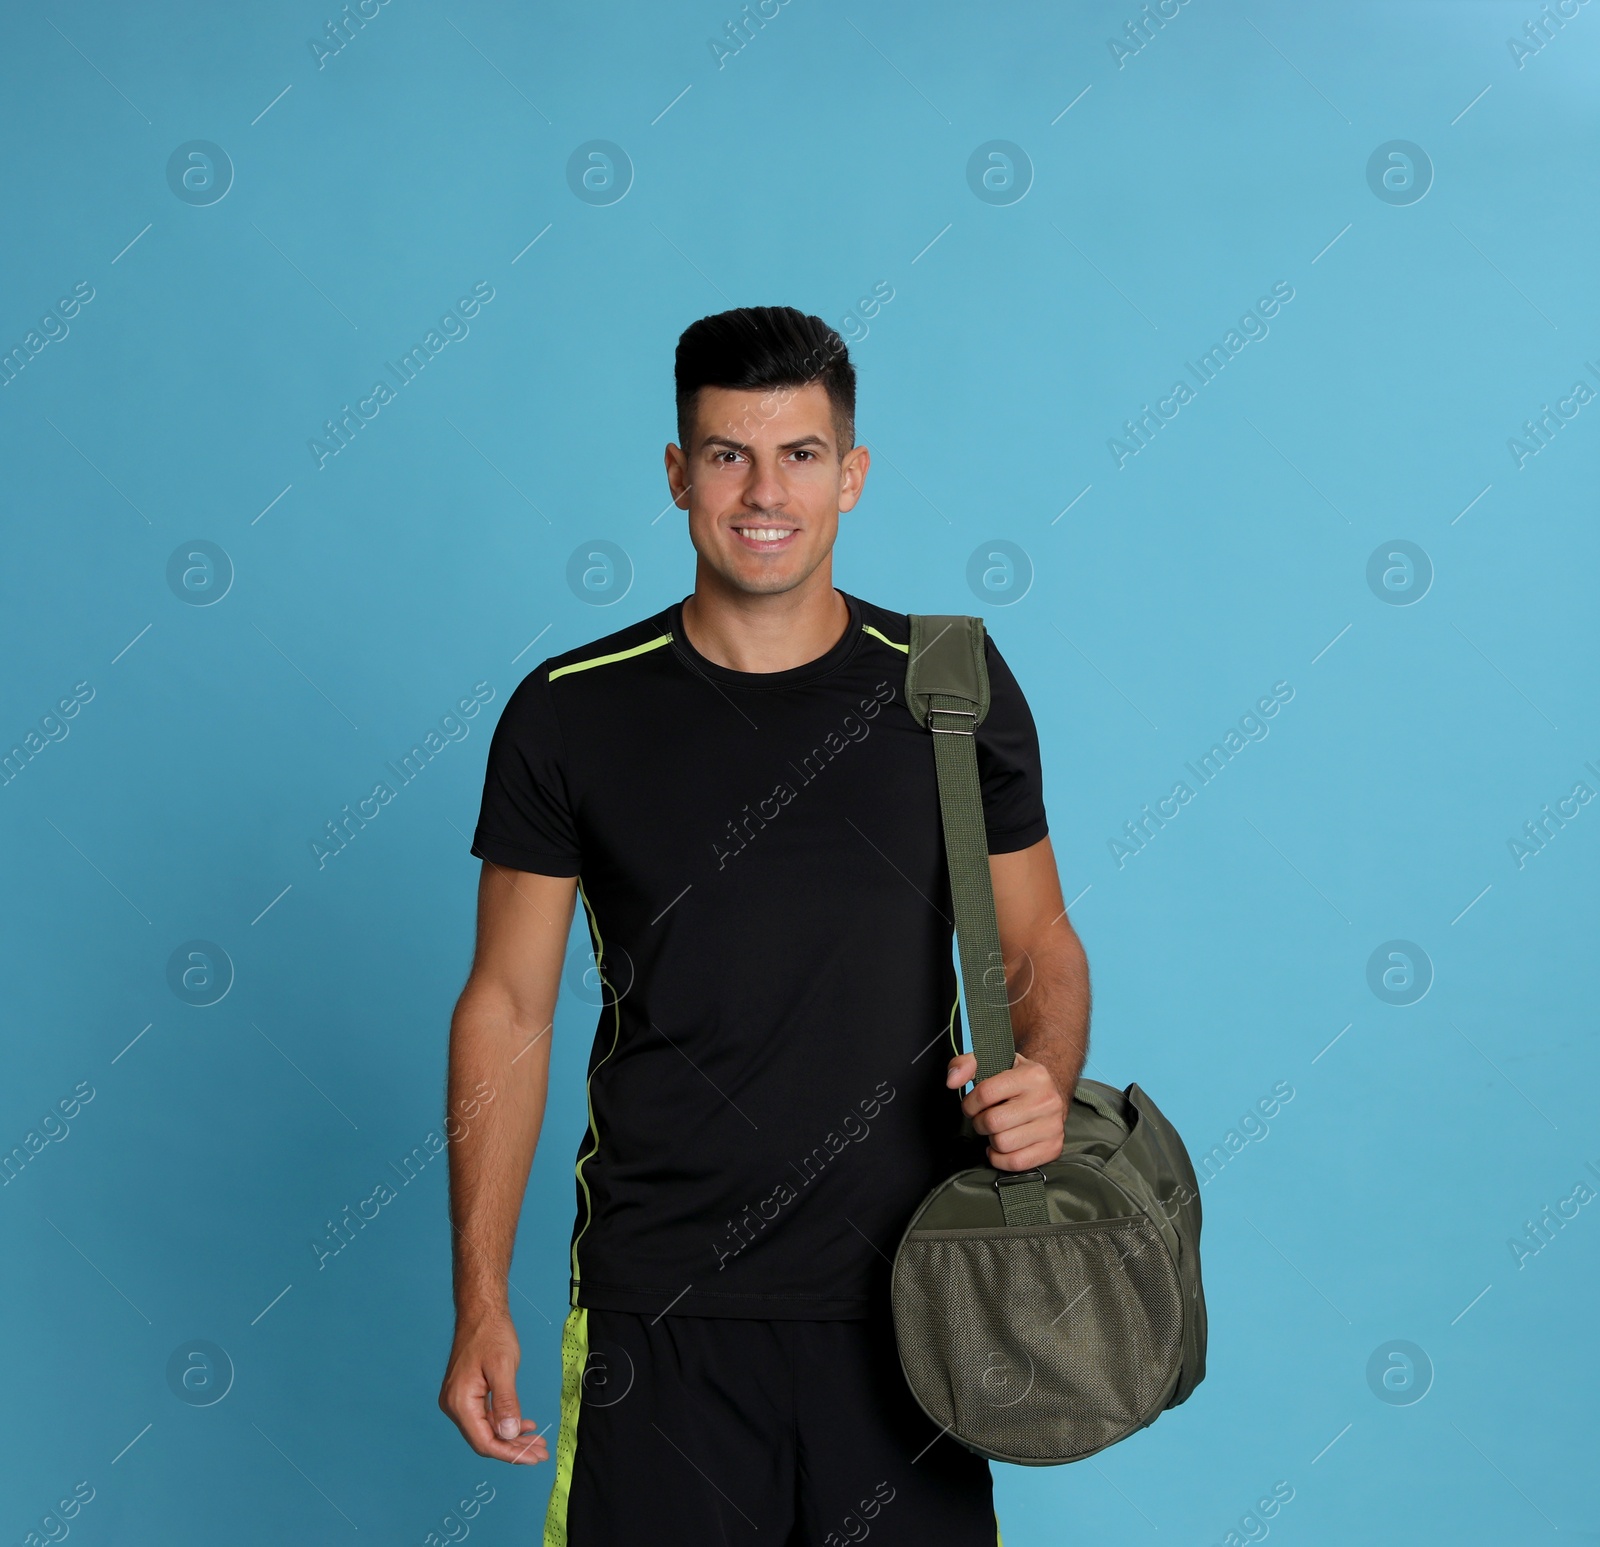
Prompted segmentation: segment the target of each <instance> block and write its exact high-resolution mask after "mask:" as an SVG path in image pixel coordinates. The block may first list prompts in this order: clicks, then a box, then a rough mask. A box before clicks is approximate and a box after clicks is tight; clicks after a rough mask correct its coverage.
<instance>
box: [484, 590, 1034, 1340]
mask: <svg viewBox="0 0 1600 1547" xmlns="http://www.w3.org/2000/svg"><path fill="white" fill-rule="evenodd" d="M841 594H843V593H841ZM844 599H845V601H846V603H847V604H848V606H849V609H850V622H849V624H848V626H847V627H846V629H845V631H844V633H843V634H842V635H841V636H840V638H839V640H838V642H837V643H836V644H835V645H834V646H833V647H832V648H831V649H830V650H829V651H828V652H827V653H826V654H825V655H822V656H819V657H818V658H817V659H816V660H813V661H809V662H807V663H806V664H805V665H803V666H797V667H794V668H792V669H791V670H788V671H776V672H741V671H732V670H730V669H729V668H727V667H724V666H718V665H716V664H715V663H714V662H712V661H709V660H707V659H706V658H705V657H704V656H702V655H700V654H699V652H698V651H696V650H695V648H694V647H693V646H692V645H691V644H690V643H689V641H688V639H687V637H686V636H685V634H684V629H683V623H682V617H681V607H682V604H681V603H675V604H674V605H673V606H671V607H669V608H667V609H666V610H665V611H663V612H661V613H658V614H657V615H656V616H655V617H653V618H649V619H646V620H645V621H643V622H640V623H636V624H634V625H633V626H632V627H630V628H625V629H623V630H621V631H620V632H619V633H616V634H612V635H609V636H608V637H607V638H605V639H600V640H596V641H595V642H594V643H593V644H591V645H586V646H584V647H583V648H581V649H578V650H572V651H569V652H567V653H566V654H565V655H558V656H554V657H552V658H551V659H550V660H548V661H545V662H544V663H542V664H541V665H540V666H539V667H538V668H537V669H536V670H535V671H533V672H532V673H530V674H529V675H528V676H527V677H526V678H524V679H523V681H522V683H521V684H520V685H519V686H518V688H517V689H516V691H515V692H514V693H513V694H512V695H511V698H510V699H509V701H508V702H507V704H506V706H505V709H504V711H503V712H502V714H501V717H500V722H499V725H498V726H497V727H496V729H495V733H494V737H493V741H492V743H491V745H490V749H489V766H488V772H487V776H486V778H485V781H484V792H483V808H482V813H481V816H480V819H479V822H478V828H477V833H476V835H475V838H474V841H473V845H472V852H473V853H474V854H476V855H478V856H479V857H480V858H482V859H486V860H490V861H493V862H494V863H495V864H499V865H506V866H509V867H511V868H513V869H517V870H527V871H534V872H536V873H539V874H542V875H553V876H571V875H576V876H578V878H579V887H580V897H581V901H582V905H583V907H584V909H585V911H586V913H587V916H588V922H589V927H590V932H591V936H592V938H593V942H594V950H595V955H596V959H597V962H598V964H599V967H600V972H601V976H602V978H603V979H604V982H605V985H606V987H605V990H604V993H605V1003H604V1005H603V1006H602V1009H601V1012H600V1023H599V1027H598V1029H597V1032H596V1036H595V1043H594V1050H593V1052H592V1053H591V1054H590V1058H589V1077H588V1101H589V1111H590V1117H591V1120H590V1124H589V1128H588V1131H587V1132H586V1133H585V1135H584V1138H583V1140H582V1142H581V1143H580V1145H579V1150H578V1160H577V1166H576V1176H577V1203H578V1214H577V1221H576V1224H575V1225H574V1228H573V1238H572V1254H571V1256H572V1281H573V1303H574V1304H575V1305H582V1306H589V1307H592V1308H596V1309H606V1310H620V1311H636V1312H644V1313H646V1314H651V1315H655V1314H658V1313H661V1312H663V1311H666V1310H670V1311H672V1312H673V1313H674V1314H679V1315H697V1316H742V1317H783V1318H816V1319H829V1320H836V1319H853V1318H857V1317H864V1316H867V1315H869V1314H872V1313H874V1312H875V1311H877V1310H880V1309H881V1308H882V1307H883V1306H885V1305H886V1304H887V1291H888V1273H889V1261H890V1259H891V1258H892V1257H893V1255H894V1250H895V1247H896V1245H897V1244H898V1242H899V1238H900V1234H901V1232H902V1230H903V1229H904V1227H905V1224H906V1222H907V1220H908V1219H909V1217H910V1215H911V1212H912V1210H913V1209H915V1207H916V1206H917V1204H918V1203H919V1202H920V1201H921V1199H922V1197H923V1196H924V1195H925V1194H926V1193H927V1191H928V1190H929V1189H930V1188H931V1187H932V1186H933V1185H934V1184H935V1183H936V1182H938V1181H939V1180H940V1179H941V1178H942V1177H943V1176H945V1175H946V1174H948V1172H949V1171H951V1170H953V1169H955V1168H956V1167H957V1166H958V1165H959V1164H963V1163H966V1164H971V1163H972V1161H971V1159H970V1156H969V1155H968V1156H964V1155H963V1153H962V1151H961V1150H960V1149H958V1145H959V1144H960V1140H959V1137H958V1135H959V1124H960V1112H959V1110H958V1106H957V1097H956V1095H955V1093H954V1092H951V1091H948V1090H946V1089H945V1085H944V1077H945V1065H946V1062H947V1061H948V1058H949V1056H950V1054H951V1052H952V1051H954V1050H956V1048H957V1046H958V1043H959V1025H960V1022H959V1018H958V1015H957V1009H956V972H955V966H954V962H953V959H952V950H951V936H952V925H951V918H952V913H951V905H950V882H949V875H948V872H947V870H946V867H945V859H944V846H943V837H942V831H941V828H940V820H939V801H938V786H937V783H936V780H935V775H934V760H933V738H932V736H931V735H930V734H929V732H928V731H927V730H926V728H924V727H922V726H920V725H918V724H917V723H916V722H915V721H914V720H913V718H912V716H911V714H910V712H909V711H908V710H907V709H906V707H905V696H904V687H905V668H906V642H907V637H908V629H907V623H906V617H905V615H904V614H903V613H895V612H887V611H885V610H884V609H883V608H881V607H874V606H873V605H871V604H870V603H868V602H863V601H860V600H858V599H857V598H855V597H853V596H848V595H846V596H845V597H844ZM988 666H989V680H990V684H991V692H992V695H993V702H992V706H991V708H990V711H989V714H988V716H987V717H986V718H985V720H984V722H983V725H982V726H981V727H980V728H979V731H978V744H977V751H978V767H979V772H980V774H981V778H982V784H983V801H984V817H985V825H986V827H987V831H988V840H989V850H990V852H991V853H1005V852H1009V851H1012V850H1016V849H1024V848H1027V847H1028V846H1030V845H1031V844H1034V843H1037V842H1038V841H1039V840H1040V839H1041V838H1043V837H1044V836H1045V832H1046V825H1045V812H1044V801H1043V795H1042V789H1041V778H1040V769H1039V747H1038V739H1037V736H1036V734H1035V731H1034V724H1033V718H1032V716H1031V715H1030V714H1029V712H1028V706H1027V703H1026V701H1025V700H1024V699H1023V696H1022V691H1021V689H1020V688H1019V687H1018V686H1017V683H1016V679H1015V678H1014V677H1013V676H1012V675H1011V672H1010V670H1009V669H1008V668H1007V666H1006V664H1005V662H1004V661H1003V660H1002V659H1001V657H1000V654H999V652H998V651H997V650H996V649H995V648H994V645H993V642H992V641H991V642H990V644H989V646H988ZM969 1143H970V1141H969Z"/></svg>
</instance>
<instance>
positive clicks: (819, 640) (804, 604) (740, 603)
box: [683, 564, 850, 672]
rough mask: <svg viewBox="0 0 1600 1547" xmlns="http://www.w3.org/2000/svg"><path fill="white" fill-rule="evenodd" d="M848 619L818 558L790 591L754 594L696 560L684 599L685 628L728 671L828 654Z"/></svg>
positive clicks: (777, 666)
mask: <svg viewBox="0 0 1600 1547" xmlns="http://www.w3.org/2000/svg"><path fill="white" fill-rule="evenodd" d="M849 621H850V608H849V606H848V604H847V603H846V602H845V599H844V598H843V597H842V596H841V595H840V594H839V593H838V592H837V591H836V590H834V588H833V567H832V565H830V564H822V565H819V566H818V567H817V569H816V570H815V571H813V573H812V574H810V575H808V576H807V577H806V579H805V580H804V581H803V582H802V583H801V584H800V585H798V586H796V587H795V588H794V589H793V590H792V591H779V592H775V593H772V594H768V595H759V594H756V595H753V594H751V593H750V592H747V591H737V590H735V589H733V587H731V586H729V585H728V584H727V583H726V582H725V581H724V580H723V579H722V577H721V576H720V575H718V574H717V573H716V572H715V571H714V570H708V569H707V567H706V566H705V565H703V564H702V565H698V566H697V567H696V571H695V581H694V594H693V595H692V596H690V597H688V598H686V599H685V601H684V604H683V629H684V632H685V633H686V634H687V635H688V636H689V643H690V644H692V645H693V646H694V647H695V649H696V650H698V651H699V652H700V654H701V655H703V656H705V658H706V659H707V660H708V661H714V662H715V663H716V664H717V665H718V666H726V667H727V668H728V669H729V670H731V671H752V672H766V671H788V670H790V669H791V668H792V667H795V666H804V665H805V664H806V662H807V661H814V660H816V659H817V657H818V656H820V655H826V654H827V653H828V651H829V650H831V649H832V648H833V647H834V645H836V644H837V643H838V642H839V636H840V635H841V634H842V633H844V631H845V627H846V625H847V624H848V623H849Z"/></svg>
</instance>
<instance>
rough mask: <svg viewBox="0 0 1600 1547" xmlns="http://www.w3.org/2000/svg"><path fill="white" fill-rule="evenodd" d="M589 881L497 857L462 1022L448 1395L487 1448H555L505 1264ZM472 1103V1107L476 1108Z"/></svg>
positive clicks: (455, 1106) (455, 1038) (538, 1455)
mask: <svg viewBox="0 0 1600 1547" xmlns="http://www.w3.org/2000/svg"><path fill="white" fill-rule="evenodd" d="M576 895H577V882H576V880H575V879H574V878H572V877H570V876H565V877H563V876H541V875H533V874H530V873H529V872H527V871H522V870H507V869H505V868H504V867H503V866H500V865H492V864H488V863H485V865H484V867H483V874H482V876H481V877H480V879H479V882H478V939H477V948H476V951H475V952H474V955H473V961H472V972H471V975H470V976H469V977H468V979H467V985H466V987H465V988H464V989H463V990H462V991H461V998H460V999H459V1000H458V1001H457V1002H456V1009H455V1015H454V1016H453V1017H452V1018H451V1022H450V1073H449V1090H448V1096H447V1100H448V1116H447V1119H446V1124H447V1132H449V1133H450V1219H451V1224H452V1227H453V1231H454V1234H453V1237H452V1245H453V1247H454V1256H455V1272H454V1287H455V1305H456V1332H455V1343H454V1346H453V1347H452V1348H451V1351H450V1362H449V1365H448V1367H447V1368H446V1370H445V1376H444V1384H443V1386H442V1387H441V1388H440V1392H439V1406H440V1407H441V1408H443V1409H444V1411H445V1412H446V1413H448V1414H449V1415H450V1417H451V1418H452V1419H454V1420H455V1422H456V1424H457V1426H458V1427H459V1428H460V1430H461V1432H462V1434H463V1435H465V1436H466V1439H467V1443H468V1444H469V1445H471V1446H472V1448H473V1449H474V1450H475V1451H477V1452H478V1454H479V1455H483V1456H492V1457H495V1458H496V1459H498V1460H501V1461H520V1462H523V1463H533V1462H538V1461H543V1460H546V1459H547V1458H548V1455H549V1449H548V1447H547V1446H546V1444H545V1442H544V1440H543V1439H542V1438H535V1439H532V1440H529V1439H526V1438H524V1437H523V1436H524V1433H525V1431H526V1430H529V1429H535V1428H536V1427H537V1426H536V1425H535V1424H534V1423H533V1422H532V1421H531V1420H524V1419H523V1417H522V1412H521V1408H520V1407H519V1406H518V1404H517V1393H516V1371H517V1364H518V1361H519V1360H520V1358H521V1349H520V1346H519V1345H518V1342H517V1335H516V1329H515V1327H514V1326H513V1324H512V1320H511V1313H510V1308H509V1305H508V1303H507V1292H506V1276H507V1274H508V1273H509V1272H510V1269H511V1249H512V1246H513V1244H514V1243H515V1240H516V1234H517V1219H518V1216H519V1215H520V1214H521V1212H522V1195H523V1192H524V1189H525V1188H526V1187H527V1182H528V1170H529V1167H530V1166H531V1165H532V1164H533V1152H534V1147H535V1145H536V1144H537V1143H538V1140H539V1127H540V1124H541V1122H542V1121H543V1119H544V1103H545V1094H546V1091H547V1089H548V1087H549V1076H550V1028H551V1024H552V1021H553V1018H554V1015H555V1005H556V995H557V993H558V992H559V991H560V987H561V965H562V961H563V958H564V956H565V954H566V945H567V932H568V930H569V928H570V927H571V924H572V910H573V905H574V899H575V897H576ZM468 1112H471V1114H472V1115H471V1116H470V1118H468V1117H467V1116H466V1114H467V1113H468Z"/></svg>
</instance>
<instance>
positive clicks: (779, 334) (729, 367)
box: [674, 306, 856, 452]
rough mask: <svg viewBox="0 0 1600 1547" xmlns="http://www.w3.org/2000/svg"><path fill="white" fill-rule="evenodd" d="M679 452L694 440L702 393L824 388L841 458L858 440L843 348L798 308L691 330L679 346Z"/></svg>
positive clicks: (712, 320)
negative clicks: (717, 389)
mask: <svg viewBox="0 0 1600 1547" xmlns="http://www.w3.org/2000/svg"><path fill="white" fill-rule="evenodd" d="M674 375H675V377H676V380H677V399H678V444H679V445H680V446H682V447H683V448H684V450H685V451H688V450H691V449H692V448H691V447H690V445H689V432H690V430H691V428H692V427H693V423H694V410H695V402H696V399H697V397H698V394H699V392H700V389H701V388H702V387H728V388H732V389H733V390H734V391H739V392H749V391H753V390H756V389H758V388H775V387H806V386H809V385H810V384H811V383H812V382H814V381H820V382H821V383H822V385H823V386H824V387H825V388H826V389H827V393H828V401H829V402H830V403H831V404H832V405H833V420H834V429H835V431H836V433H837V434H838V437H839V450H840V451H841V452H844V451H848V450H849V449H850V447H852V446H853V445H855V439H856V368H855V366H853V365H852V364H851V363H850V351H849V350H848V349H847V348H846V347H845V342H844V340H843V339H842V338H840V337H839V335H838V334H837V333H836V332H835V331H834V330H833V329H832V328H830V327H829V326H828V324H827V323H825V322H824V321H823V320H822V319H821V318H820V317H811V316H807V315H806V313H805V312H801V311H796V310H795V308H794V307H792V306H740V307H737V308H735V309H734V310H733V311H729V312H718V313H717V314H716V315H715V316H712V317H702V318H701V319H700V320H699V321H698V322H693V323H690V325H689V326H688V327H687V328H685V329H684V330H683V334H682V336H681V337H680V338H679V339H678V353H677V357H676V361H675V365H674Z"/></svg>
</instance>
